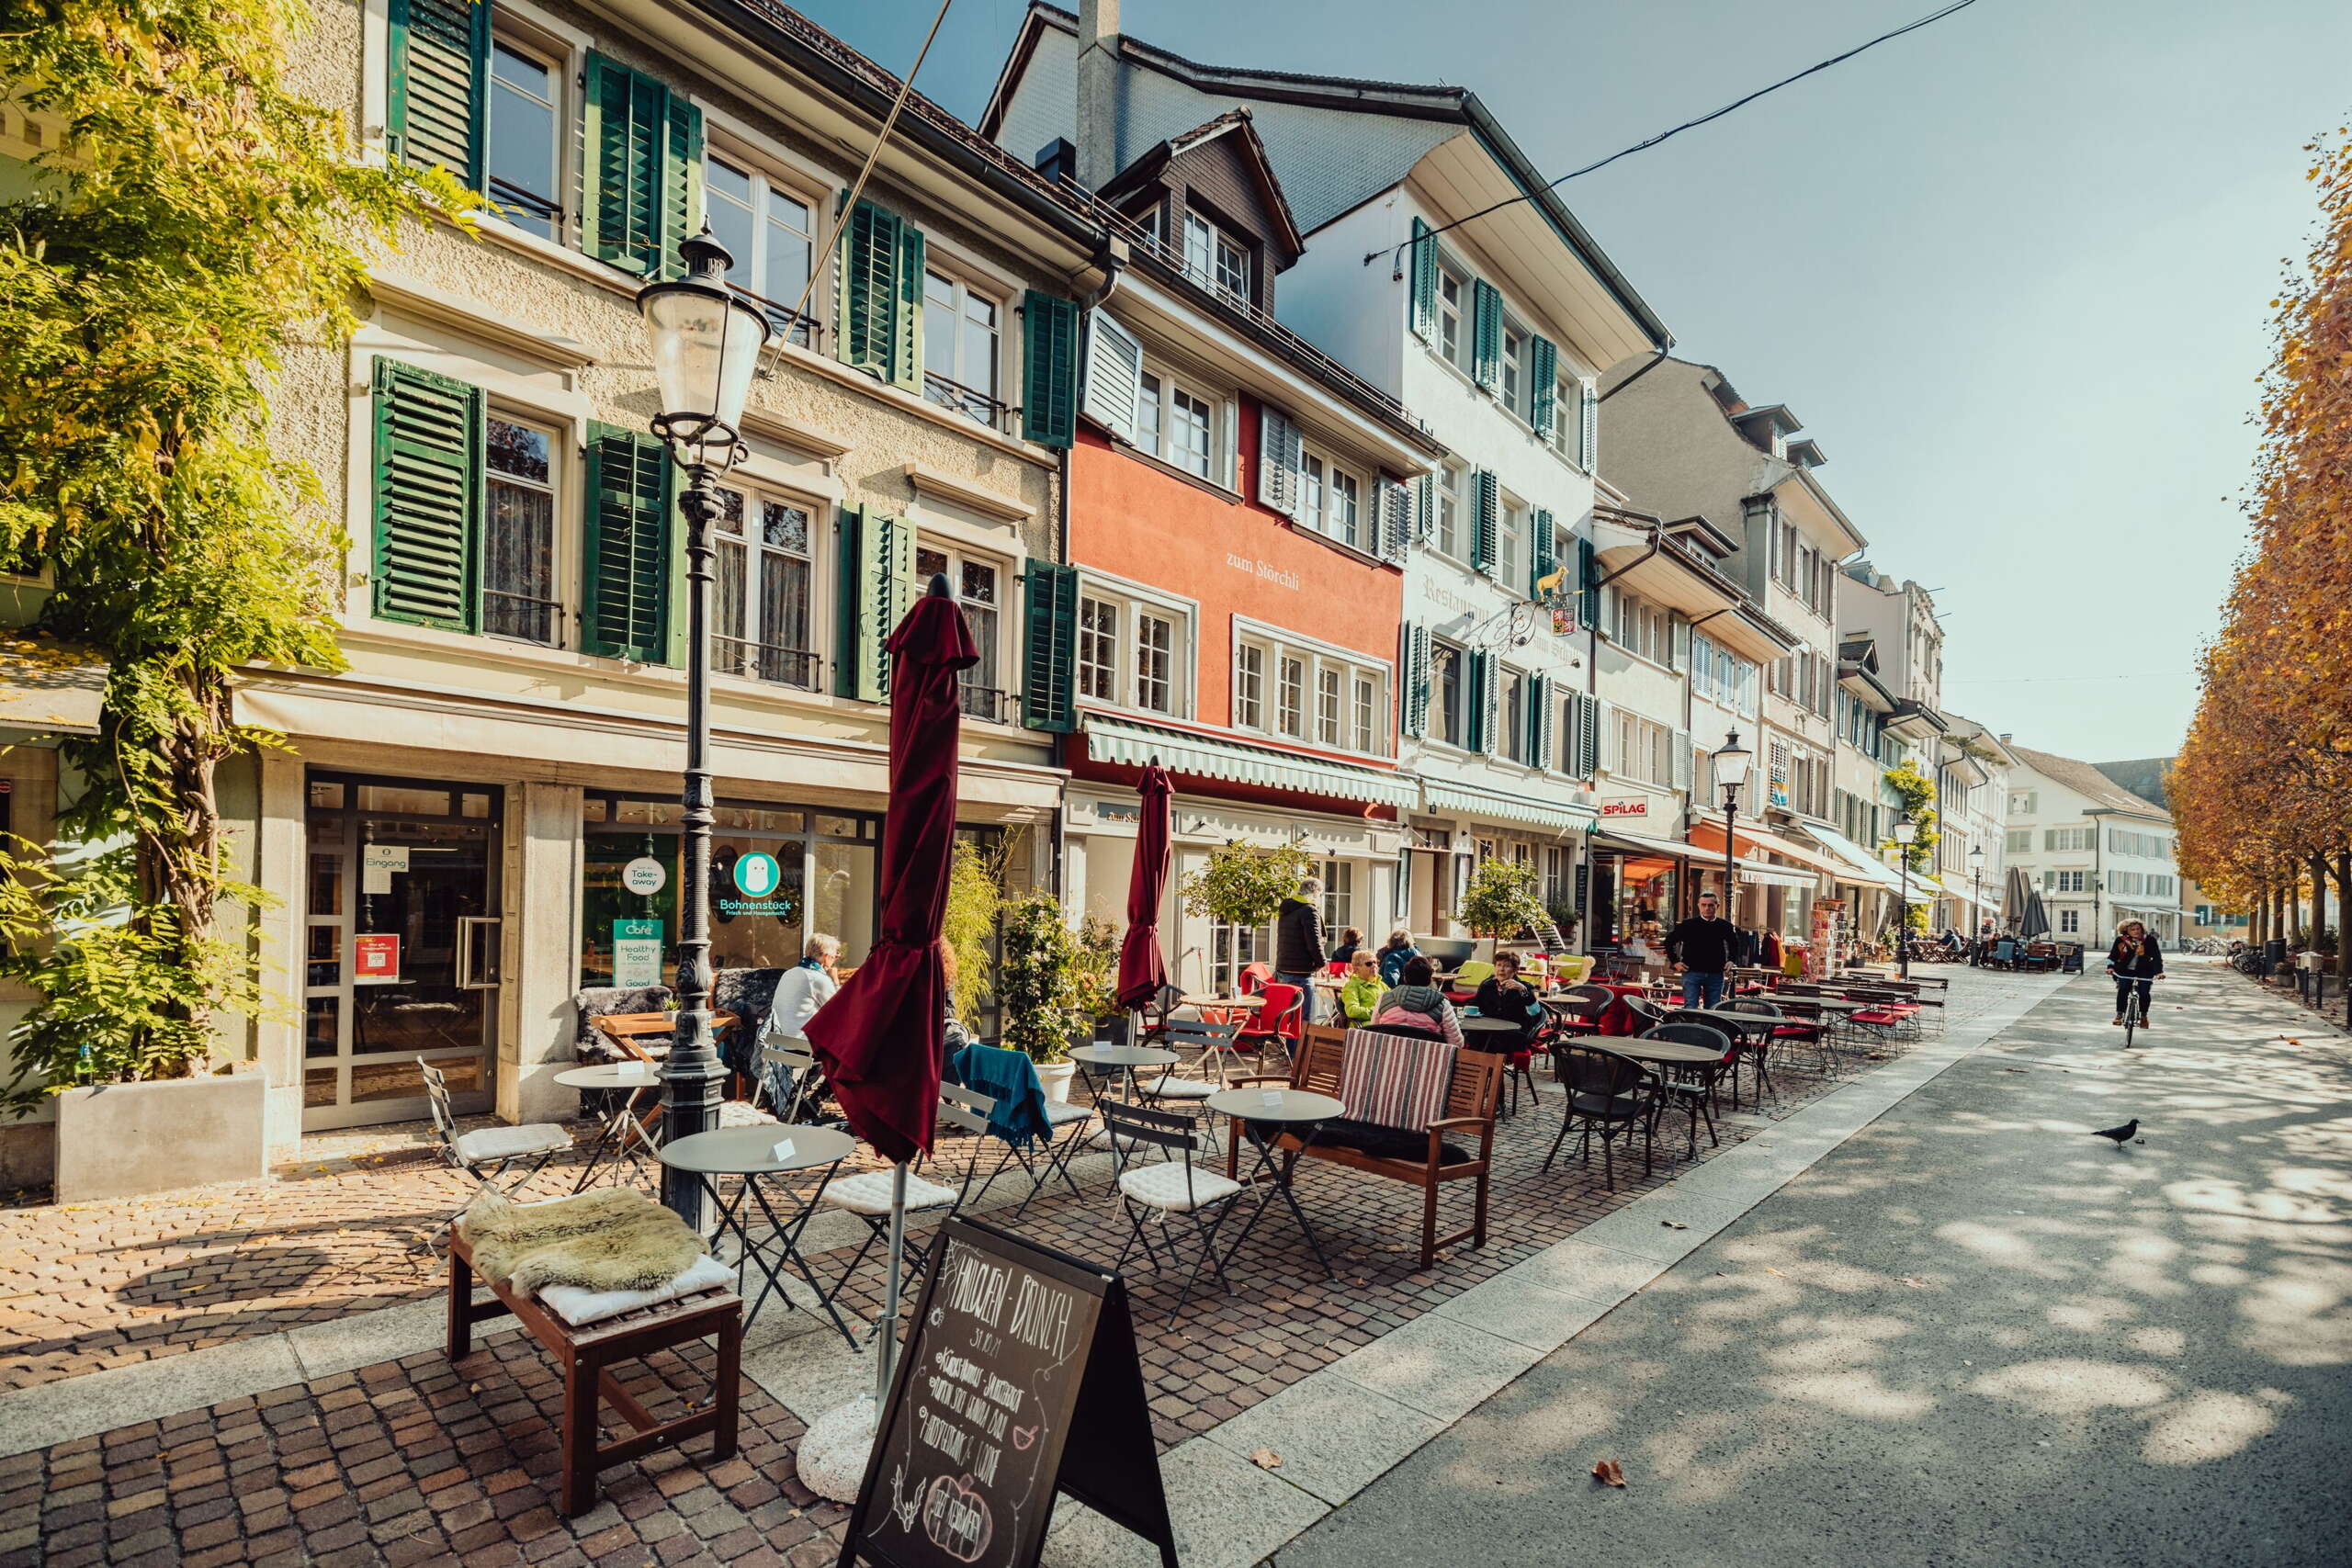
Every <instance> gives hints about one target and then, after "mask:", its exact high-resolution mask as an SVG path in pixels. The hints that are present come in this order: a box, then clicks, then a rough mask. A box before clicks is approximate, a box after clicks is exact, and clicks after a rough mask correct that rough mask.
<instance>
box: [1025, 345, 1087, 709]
mask: <svg viewBox="0 0 2352 1568" xmlns="http://www.w3.org/2000/svg"><path fill="white" fill-rule="evenodd" d="M1075 319H1076V318H1075V317H1074V316H1073V318H1072V320H1073V322H1074V321H1075ZM1023 576H1024V577H1025V578H1026V579H1027V581H1026V583H1025V585H1024V587H1025V591H1026V593H1027V595H1028V623H1029V624H1028V642H1029V647H1028V655H1027V658H1026V660H1024V661H1023V666H1022V682H1021V722H1022V723H1023V724H1025V725H1027V726H1028V727H1029V728H1032V729H1042V730H1046V731H1047V732H1048V733H1051V734H1055V735H1067V734H1069V732H1070V731H1071V730H1073V729H1076V728H1078V700H1077V699H1078V684H1077V683H1078V571H1077V569H1076V568H1073V567H1067V566H1059V565H1057V564H1056V563H1054V562H1052V561H1036V560H1033V561H1031V562H1030V563H1029V566H1028V570H1026V571H1025V572H1024V573H1023Z"/></svg>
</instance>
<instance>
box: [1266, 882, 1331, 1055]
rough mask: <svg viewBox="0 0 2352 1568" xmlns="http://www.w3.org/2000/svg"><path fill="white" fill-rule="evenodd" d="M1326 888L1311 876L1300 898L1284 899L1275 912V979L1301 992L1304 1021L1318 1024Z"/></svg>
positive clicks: (1301, 888) (1299, 889) (1300, 1015)
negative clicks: (1322, 908)
mask: <svg viewBox="0 0 2352 1568" xmlns="http://www.w3.org/2000/svg"><path fill="white" fill-rule="evenodd" d="M1322 901H1323V885H1322V884H1321V883H1319V882H1317V881H1316V880H1315V878H1313V877H1311V876H1310V877H1308V878H1307V879H1306V881H1304V882H1302V883H1300V884H1299V885H1298V896H1297V897H1295V898H1285V899H1283V904H1282V908H1279V909H1277V910H1275V911H1274V978H1275V979H1277V980H1280V981H1281V982H1282V983H1283V985H1285V986H1296V987H1298V990H1299V998H1300V1000H1299V1014H1298V1016H1299V1018H1300V1020H1301V1021H1303V1022H1306V1023H1313V1022H1315V1021H1316V991H1315V987H1314V984H1313V981H1314V978H1315V976H1316V974H1317V971H1319V970H1320V969H1321V968H1322V967H1323V962H1324V961H1323V915H1322V912H1321V911H1320V910H1319V909H1318V908H1317V905H1319V904H1321V903H1322Z"/></svg>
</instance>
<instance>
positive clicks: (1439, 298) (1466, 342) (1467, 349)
mask: <svg viewBox="0 0 2352 1568" xmlns="http://www.w3.org/2000/svg"><path fill="white" fill-rule="evenodd" d="M1449 283H1450V284H1452V285H1453V297H1452V298H1451V299H1448V298H1447V296H1446V285H1447V284H1449ZM1476 287H1477V284H1476V279H1475V278H1474V277H1473V276H1471V274H1470V273H1469V271H1468V270H1467V269H1465V268H1464V267H1463V266H1462V265H1460V264H1459V263H1457V262H1455V261H1454V260H1453V257H1451V256H1449V255H1447V254H1445V252H1443V251H1442V250H1441V251H1439V252H1438V254H1437V292H1436V296H1435V299H1434V301H1433V303H1434V307H1435V310H1436V312H1437V323H1436V326H1437V331H1436V335H1435V338H1434V339H1433V341H1432V342H1431V343H1430V352H1431V353H1433V354H1435V355H1437V356H1438V358H1440V359H1442V360H1443V361H1444V362H1445V363H1446V364H1448V365H1451V366H1453V367H1454V368H1455V369H1456V370H1459V371H1462V372H1463V373H1464V374H1465V375H1466V374H1468V373H1469V372H1470V370H1471V368H1472V364H1473V362H1474V361H1475V360H1476V358H1477V355H1478V350H1477V347H1476V344H1473V343H1472V342H1471V341H1470V339H1471V336H1472V334H1473V333H1474V332H1475V331H1476V324H1477V323H1476V310H1475V309H1474V308H1473V306H1472V304H1471V299H1472V297H1473V294H1474V291H1475V290H1476Z"/></svg>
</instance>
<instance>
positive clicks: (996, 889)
mask: <svg viewBox="0 0 2352 1568" xmlns="http://www.w3.org/2000/svg"><path fill="white" fill-rule="evenodd" d="M1003 909H1004V890H1003V875H1002V865H1001V852H1000V855H999V857H998V858H997V860H995V861H991V860H990V859H989V858H988V857H985V856H983V855H982V854H981V853H980V852H979V851H978V849H977V848H976V847H974V846H973V845H972V844H971V843H970V842H969V841H968V840H963V839H958V840H956V853H955V857H954V858H953V859H952V860H950V861H949V862H948V866H947V914H946V918H945V919H944V921H943V922H942V924H941V927H940V935H941V937H942V938H943V939H944V941H945V942H946V943H947V947H948V950H949V951H950V952H952V953H955V955H956V979H955V984H954V985H953V986H952V987H949V995H950V997H951V998H953V1000H954V1003H955V1007H956V1017H957V1018H960V1019H962V1020H963V1021H965V1023H966V1024H967V1025H971V1024H973V1022H974V1021H975V1020H977V1019H978V1017H979V1016H980V1004H981V1002H983V1001H985V1000H986V999H987V998H989V995H990V994H991V990H992V987H990V985H989V942H990V940H991V939H993V938H994V937H995V935H996V927H997V920H998V919H999V918H1000V916H1001V914H1002V913H1003Z"/></svg>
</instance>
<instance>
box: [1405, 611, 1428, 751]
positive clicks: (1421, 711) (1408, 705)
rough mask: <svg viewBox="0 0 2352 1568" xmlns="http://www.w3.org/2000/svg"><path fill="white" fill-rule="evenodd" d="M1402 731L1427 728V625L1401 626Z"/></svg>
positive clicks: (1417, 732) (1417, 731)
mask: <svg viewBox="0 0 2352 1568" xmlns="http://www.w3.org/2000/svg"><path fill="white" fill-rule="evenodd" d="M1404 721H1405V733H1406V734H1408V735H1411V736H1416V737H1418V736H1423V735H1427V734H1428V733H1429V732H1430V629H1429V627H1427V626H1406V628H1405V713H1404Z"/></svg>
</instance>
